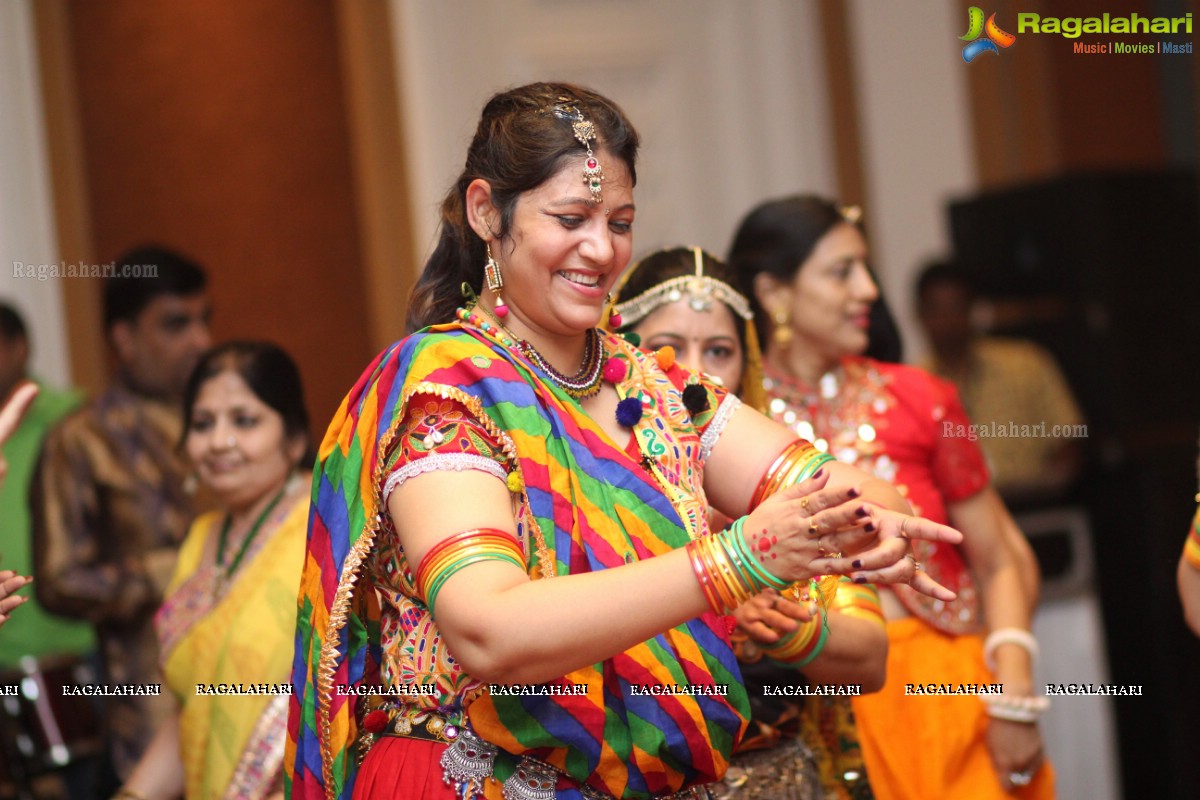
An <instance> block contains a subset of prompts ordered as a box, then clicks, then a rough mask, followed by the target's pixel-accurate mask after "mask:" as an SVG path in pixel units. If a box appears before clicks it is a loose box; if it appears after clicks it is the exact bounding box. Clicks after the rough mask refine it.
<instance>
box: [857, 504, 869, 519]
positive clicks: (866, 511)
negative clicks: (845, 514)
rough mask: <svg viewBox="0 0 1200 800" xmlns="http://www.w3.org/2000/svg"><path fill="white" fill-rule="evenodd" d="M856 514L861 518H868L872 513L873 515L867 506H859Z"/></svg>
mask: <svg viewBox="0 0 1200 800" xmlns="http://www.w3.org/2000/svg"><path fill="white" fill-rule="evenodd" d="M854 513H855V514H857V515H858V516H860V517H865V516H867V515H868V514H870V513H871V511H870V509H868V508H867V507H866V506H859V507H858V510H857V511H855V512H854Z"/></svg>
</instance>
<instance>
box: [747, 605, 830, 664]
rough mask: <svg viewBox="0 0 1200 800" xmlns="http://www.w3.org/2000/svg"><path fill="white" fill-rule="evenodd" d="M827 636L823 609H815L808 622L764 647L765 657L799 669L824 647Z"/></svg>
mask: <svg viewBox="0 0 1200 800" xmlns="http://www.w3.org/2000/svg"><path fill="white" fill-rule="evenodd" d="M828 638H829V626H828V625H826V624H825V611H824V610H823V609H821V608H818V609H817V615H816V616H815V617H813V618H812V619H811V620H809V621H808V622H804V623H801V624H800V627H799V628H797V629H796V630H794V631H792V632H791V633H789V634H788V635H787V636H785V637H783V638H782V639H780V640H779V641H778V642H776V643H775V644H773V645H771V646H770V647H764V648H763V653H765V654H766V656H767V658H769V659H770V660H771V661H773V662H775V663H776V664H778V665H779V666H781V667H787V668H789V669H800V668H802V667H805V666H808V664H809V662H811V661H812V660H813V659H814V658H816V657H817V656H819V655H820V654H821V651H822V650H823V649H825V642H826V640H827V639H828Z"/></svg>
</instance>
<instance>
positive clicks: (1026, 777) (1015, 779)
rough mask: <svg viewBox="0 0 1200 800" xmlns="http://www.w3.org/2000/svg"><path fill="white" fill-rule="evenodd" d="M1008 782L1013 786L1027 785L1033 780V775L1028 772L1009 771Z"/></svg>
mask: <svg viewBox="0 0 1200 800" xmlns="http://www.w3.org/2000/svg"><path fill="white" fill-rule="evenodd" d="M1008 782H1009V783H1011V784H1012V785H1013V786H1028V785H1029V784H1030V783H1032V782H1033V775H1032V774H1030V773H1028V772H1010V773H1008Z"/></svg>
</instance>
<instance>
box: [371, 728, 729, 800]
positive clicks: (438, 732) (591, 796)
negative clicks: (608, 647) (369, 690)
mask: <svg viewBox="0 0 1200 800" xmlns="http://www.w3.org/2000/svg"><path fill="white" fill-rule="evenodd" d="M379 735H381V736H395V737H398V738H401V739H421V740H424V741H428V742H440V743H441V744H445V745H447V747H446V751H445V752H444V753H442V757H441V765H442V770H443V771H442V777H443V779H444V780H445V781H446V783H447V784H449V785H450V786H451V787H453V789H454V793H455V796H457V797H467V798H475V797H476V796H479V797H482V796H483V785H484V783H485V782H486V781H487V780H488V779H491V778H492V770H493V766H494V765H495V762H496V756H497V755H498V754H499V752H500V749H499V748H498V747H496V746H495V745H494V744H491V743H489V742H486V741H484V740H483V739H480V738H479V737H478V736H476V735H475V734H473V733H471V731H470V730H468V729H466V728H465V727H460V726H458V725H454V724H451V723H450V722H448V721H447V720H446V719H445V718H443V717H442V716H440V715H438V714H435V713H432V712H426V713H421V714H417V715H415V716H413V717H411V718H410V717H407V716H404V715H403V714H402V715H400V716H398V717H397V718H396V719H394V720H391V721H389V723H388V725H387V727H386V728H385V729H384V730H383V731H380V734H379ZM559 789H576V790H578V791H579V793H580V794H582V795H583V797H584V798H585V799H586V800H615V798H613V796H612V795H608V794H604V793H603V792H598V791H596V790H595V789H592V788H591V787H588V786H584V785H583V784H581V783H579V782H578V781H577V780H575V779H574V778H572V777H570V776H569V775H567V774H566V773H564V772H562V771H561V770H559V769H557V768H555V767H552V766H550V765H549V764H546V763H545V762H542V761H538V760H537V759H535V758H530V757H529V756H525V757H523V758H522V759H521V760H520V761H519V762H518V763H517V769H516V771H515V772H513V774H512V775H511V776H509V778H508V780H506V781H505V782H504V785H503V788H502V791H503V793H504V797H505V800H555V798H557V797H558V790H559ZM655 800H712V794H711V793H710V792H709V790H708V789H707V788H706V787H704V786H693V787H692V788H690V789H684V790H683V791H679V792H674V793H672V794H664V795H656V796H655Z"/></svg>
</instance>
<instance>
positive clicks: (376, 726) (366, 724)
mask: <svg viewBox="0 0 1200 800" xmlns="http://www.w3.org/2000/svg"><path fill="white" fill-rule="evenodd" d="M387 724H388V714H387V712H386V711H384V710H383V709H379V708H377V709H375V710H374V711H372V712H370V713H369V714H367V715H366V716H365V717H363V728H364V729H365V730H366V731H367V733H379V732H380V731H382V730H383V729H384V728H386V727H387Z"/></svg>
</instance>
